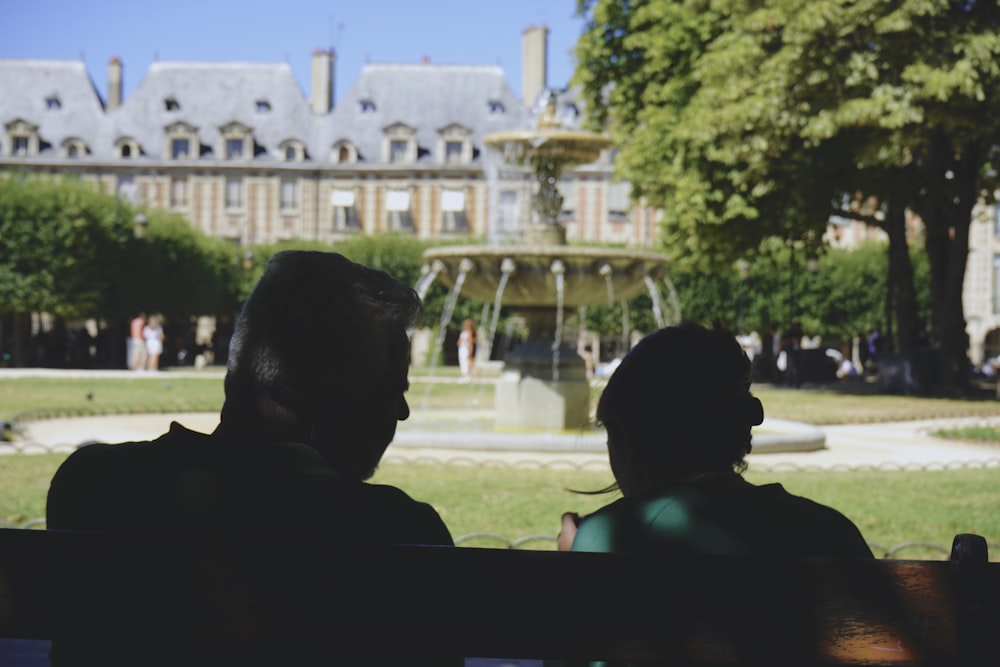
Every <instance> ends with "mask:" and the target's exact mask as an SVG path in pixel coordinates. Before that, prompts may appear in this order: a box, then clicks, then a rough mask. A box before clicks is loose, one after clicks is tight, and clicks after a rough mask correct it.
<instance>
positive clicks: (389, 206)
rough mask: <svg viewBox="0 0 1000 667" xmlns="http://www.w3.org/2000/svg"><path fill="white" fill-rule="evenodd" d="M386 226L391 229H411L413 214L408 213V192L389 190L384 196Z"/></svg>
mask: <svg viewBox="0 0 1000 667" xmlns="http://www.w3.org/2000/svg"><path fill="white" fill-rule="evenodd" d="M385 209H386V213H387V215H386V227H387V228H388V229H390V230H392V231H404V230H409V231H412V230H413V216H412V215H411V214H410V192H409V191H408V190H389V191H388V192H386V197H385Z"/></svg>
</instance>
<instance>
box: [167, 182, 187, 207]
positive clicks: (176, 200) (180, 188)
mask: <svg viewBox="0 0 1000 667" xmlns="http://www.w3.org/2000/svg"><path fill="white" fill-rule="evenodd" d="M187 191H188V188H187V179H186V178H175V179H173V180H172V181H171V182H170V205H171V206H174V207H178V206H187V203H188V195H187Z"/></svg>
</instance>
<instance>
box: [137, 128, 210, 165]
mask: <svg viewBox="0 0 1000 667" xmlns="http://www.w3.org/2000/svg"><path fill="white" fill-rule="evenodd" d="M134 148H137V146H134ZM163 151H164V157H165V158H169V159H171V160H196V159H198V157H199V156H200V154H201V142H199V141H198V128H196V127H195V126H193V125H189V124H187V123H185V122H183V121H177V122H176V123H171V124H170V125H168V126H167V128H166V141H165V143H164V147H163Z"/></svg>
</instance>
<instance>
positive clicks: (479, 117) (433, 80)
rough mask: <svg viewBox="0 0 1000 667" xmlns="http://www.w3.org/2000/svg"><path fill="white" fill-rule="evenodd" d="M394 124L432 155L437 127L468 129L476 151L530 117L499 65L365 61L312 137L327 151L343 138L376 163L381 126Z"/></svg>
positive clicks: (519, 125) (524, 122)
mask: <svg viewBox="0 0 1000 667" xmlns="http://www.w3.org/2000/svg"><path fill="white" fill-rule="evenodd" d="M363 103H365V104H363ZM499 109H502V111H501V110H499ZM397 123H403V124H405V125H407V126H410V127H412V128H414V129H415V130H416V139H417V145H418V147H419V148H420V149H425V150H427V151H430V156H431V159H434V151H435V150H436V147H437V141H438V138H439V136H440V130H441V128H444V127H448V126H450V125H454V124H457V125H460V126H462V127H464V128H468V129H469V131H470V133H471V134H470V137H471V139H472V142H473V145H474V146H475V147H476V148H477V149H482V145H483V137H485V136H486V135H488V134H491V133H493V132H498V131H502V130H510V129H514V128H520V127H527V126H529V125H530V123H531V116H530V113H529V110H528V109H527V108H526V107H524V105H522V104H521V101H520V100H519V99H518V97H517V95H516V94H515V93H514V91H513V90H512V89H511V87H510V84H509V83H508V82H507V79H506V77H505V76H504V73H503V69H501V68H500V67H499V66H493V65H433V64H429V63H421V64H368V65H365V66H364V67H363V68H362V70H361V74H360V75H359V76H358V78H357V80H356V81H355V83H354V85H352V86H351V88H350V89H349V90H348V91H347V93H346V94H345V95H344V97H343V99H341V100H340V101H338V102H337V106H336V107H335V108H334V110H333V111H332V112H331V114H330V115H329V116H328V117H327V118H326V119H324V120H323V121H322V122H321V124H320V127H319V128H318V131H317V134H316V141H317V142H318V144H319V145H320V148H324V149H326V150H329V148H330V147H331V146H333V145H334V144H335V143H336V142H337V141H338V140H343V139H347V140H349V141H350V142H351V143H353V144H354V145H355V146H357V148H358V152H359V153H360V156H361V159H362V160H363V161H365V162H378V161H379V157H380V155H381V146H382V140H383V137H384V136H385V135H384V130H385V128H387V127H390V126H393V125H395V124H397Z"/></svg>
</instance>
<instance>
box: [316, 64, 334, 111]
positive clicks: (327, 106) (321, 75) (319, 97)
mask: <svg viewBox="0 0 1000 667" xmlns="http://www.w3.org/2000/svg"><path fill="white" fill-rule="evenodd" d="M336 59H337V56H336V54H335V53H334V51H333V49H330V50H329V51H327V50H325V49H315V50H314V51H313V54H312V111H313V113H316V114H325V113H330V110H331V109H333V67H334V63H335V62H336Z"/></svg>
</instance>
